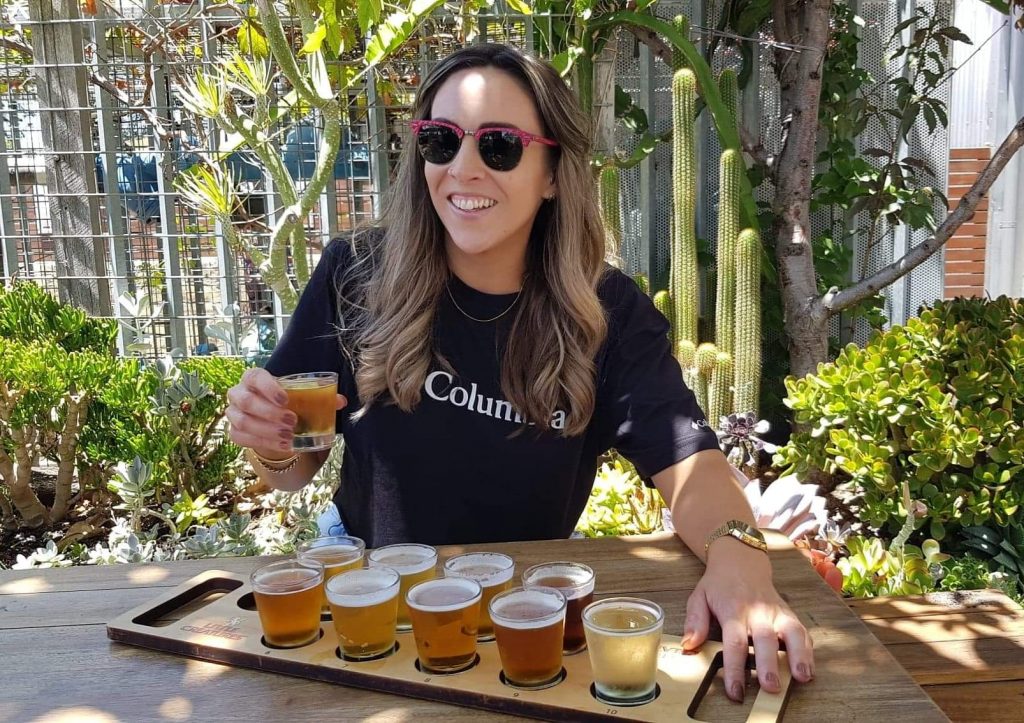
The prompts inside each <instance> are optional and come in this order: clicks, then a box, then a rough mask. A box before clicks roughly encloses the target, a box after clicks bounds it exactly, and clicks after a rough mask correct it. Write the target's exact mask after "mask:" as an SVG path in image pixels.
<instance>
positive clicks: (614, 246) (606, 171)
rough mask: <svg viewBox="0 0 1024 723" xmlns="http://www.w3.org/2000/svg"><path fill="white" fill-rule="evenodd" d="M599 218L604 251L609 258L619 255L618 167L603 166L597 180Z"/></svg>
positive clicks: (620, 219) (620, 245)
mask: <svg viewBox="0 0 1024 723" xmlns="http://www.w3.org/2000/svg"><path fill="white" fill-rule="evenodd" d="M599 188H600V194H599V199H600V203H601V218H602V219H603V220H604V238H605V251H606V255H607V256H608V258H610V259H617V258H618V257H619V253H620V249H621V248H622V213H621V211H620V210H619V194H620V185H619V169H618V168H616V167H615V166H605V167H604V168H602V169H601V176H600V181H599Z"/></svg>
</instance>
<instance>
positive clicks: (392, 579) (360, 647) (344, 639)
mask: <svg viewBox="0 0 1024 723" xmlns="http://www.w3.org/2000/svg"><path fill="white" fill-rule="evenodd" d="M400 580H401V578H400V577H399V575H398V573H397V572H395V571H394V570H392V569H391V568H389V567H371V568H365V569H362V570H349V571H347V572H343V573H341V574H340V575H335V576H334V577H332V578H331V579H330V580H328V581H327V582H326V583H324V588H325V590H326V591H327V599H328V600H329V601H330V603H331V619H332V620H333V621H334V630H335V632H336V633H337V634H338V647H340V648H341V654H342V656H343V657H344V658H345V659H346V660H371V659H373V658H382V657H384V656H386V655H390V654H391V653H392V651H394V649H395V623H396V621H397V619H398V587H399V582H400Z"/></svg>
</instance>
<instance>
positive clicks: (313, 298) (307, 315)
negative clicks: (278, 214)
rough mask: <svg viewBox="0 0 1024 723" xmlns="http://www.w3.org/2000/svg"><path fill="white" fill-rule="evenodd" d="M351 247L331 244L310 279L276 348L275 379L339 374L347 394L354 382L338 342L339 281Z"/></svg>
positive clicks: (341, 242) (271, 369) (269, 364)
mask: <svg viewBox="0 0 1024 723" xmlns="http://www.w3.org/2000/svg"><path fill="white" fill-rule="evenodd" d="M347 251H348V244H347V242H346V241H344V240H342V239H336V240H334V241H331V242H330V243H329V244H328V245H327V247H326V248H325V249H324V253H323V255H322V256H321V258H320V261H319V263H317V265H316V267H315V268H314V269H313V273H312V274H311V275H310V278H309V283H307V284H306V288H305V289H303V291H302V295H301V296H300V297H299V303H298V305H297V306H296V307H295V311H294V312H292V317H291V320H290V321H289V322H288V326H287V327H286V328H285V332H284V334H283V335H282V337H281V341H280V342H278V344H277V346H276V347H275V348H274V352H273V354H271V356H270V360H269V361H268V362H267V366H266V368H267V371H269V372H270V373H271V374H273V375H274V376H283V375H285V374H297V373H300V372H312V371H328V372H331V371H332V372H337V373H338V381H339V386H340V387H341V388H342V389H341V391H342V392H343V393H345V386H346V381H348V380H349V379H350V378H351V373H350V372H349V365H348V364H347V363H346V360H345V358H344V356H343V355H342V351H341V345H340V344H339V342H338V328H337V326H338V324H337V322H338V299H337V296H338V294H337V286H336V282H335V280H336V279H337V278H338V274H339V273H340V271H341V267H342V264H343V263H344V257H347V256H348V255H349V254H348V253H347Z"/></svg>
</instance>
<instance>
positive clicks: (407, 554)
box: [368, 543, 437, 632]
mask: <svg viewBox="0 0 1024 723" xmlns="http://www.w3.org/2000/svg"><path fill="white" fill-rule="evenodd" d="M368 559H369V564H370V567H377V566H381V565H382V566H384V567H390V568H392V569H393V570H395V572H397V573H398V574H399V575H401V576H402V586H401V589H400V590H399V593H398V630H399V631H400V632H405V631H408V630H412V620H411V618H410V617H409V606H408V605H407V604H406V593H408V592H409V590H410V589H411V588H412V586H413V585H416V584H418V583H421V582H423V581H425V580H432V579H433V578H434V577H435V575H436V568H437V550H435V549H434V548H433V547H430V546H429V545H416V544H412V543H409V544H400V545H386V546H385V547H378V548H377V549H376V550H371V551H370V554H369V556H368Z"/></svg>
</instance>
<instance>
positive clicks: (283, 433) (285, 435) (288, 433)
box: [277, 427, 292, 440]
mask: <svg viewBox="0 0 1024 723" xmlns="http://www.w3.org/2000/svg"><path fill="white" fill-rule="evenodd" d="M277 436H278V437H280V438H281V439H284V440H289V439H291V438H292V430H290V429H288V428H287V427H281V428H280V429H279V430H277Z"/></svg>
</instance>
